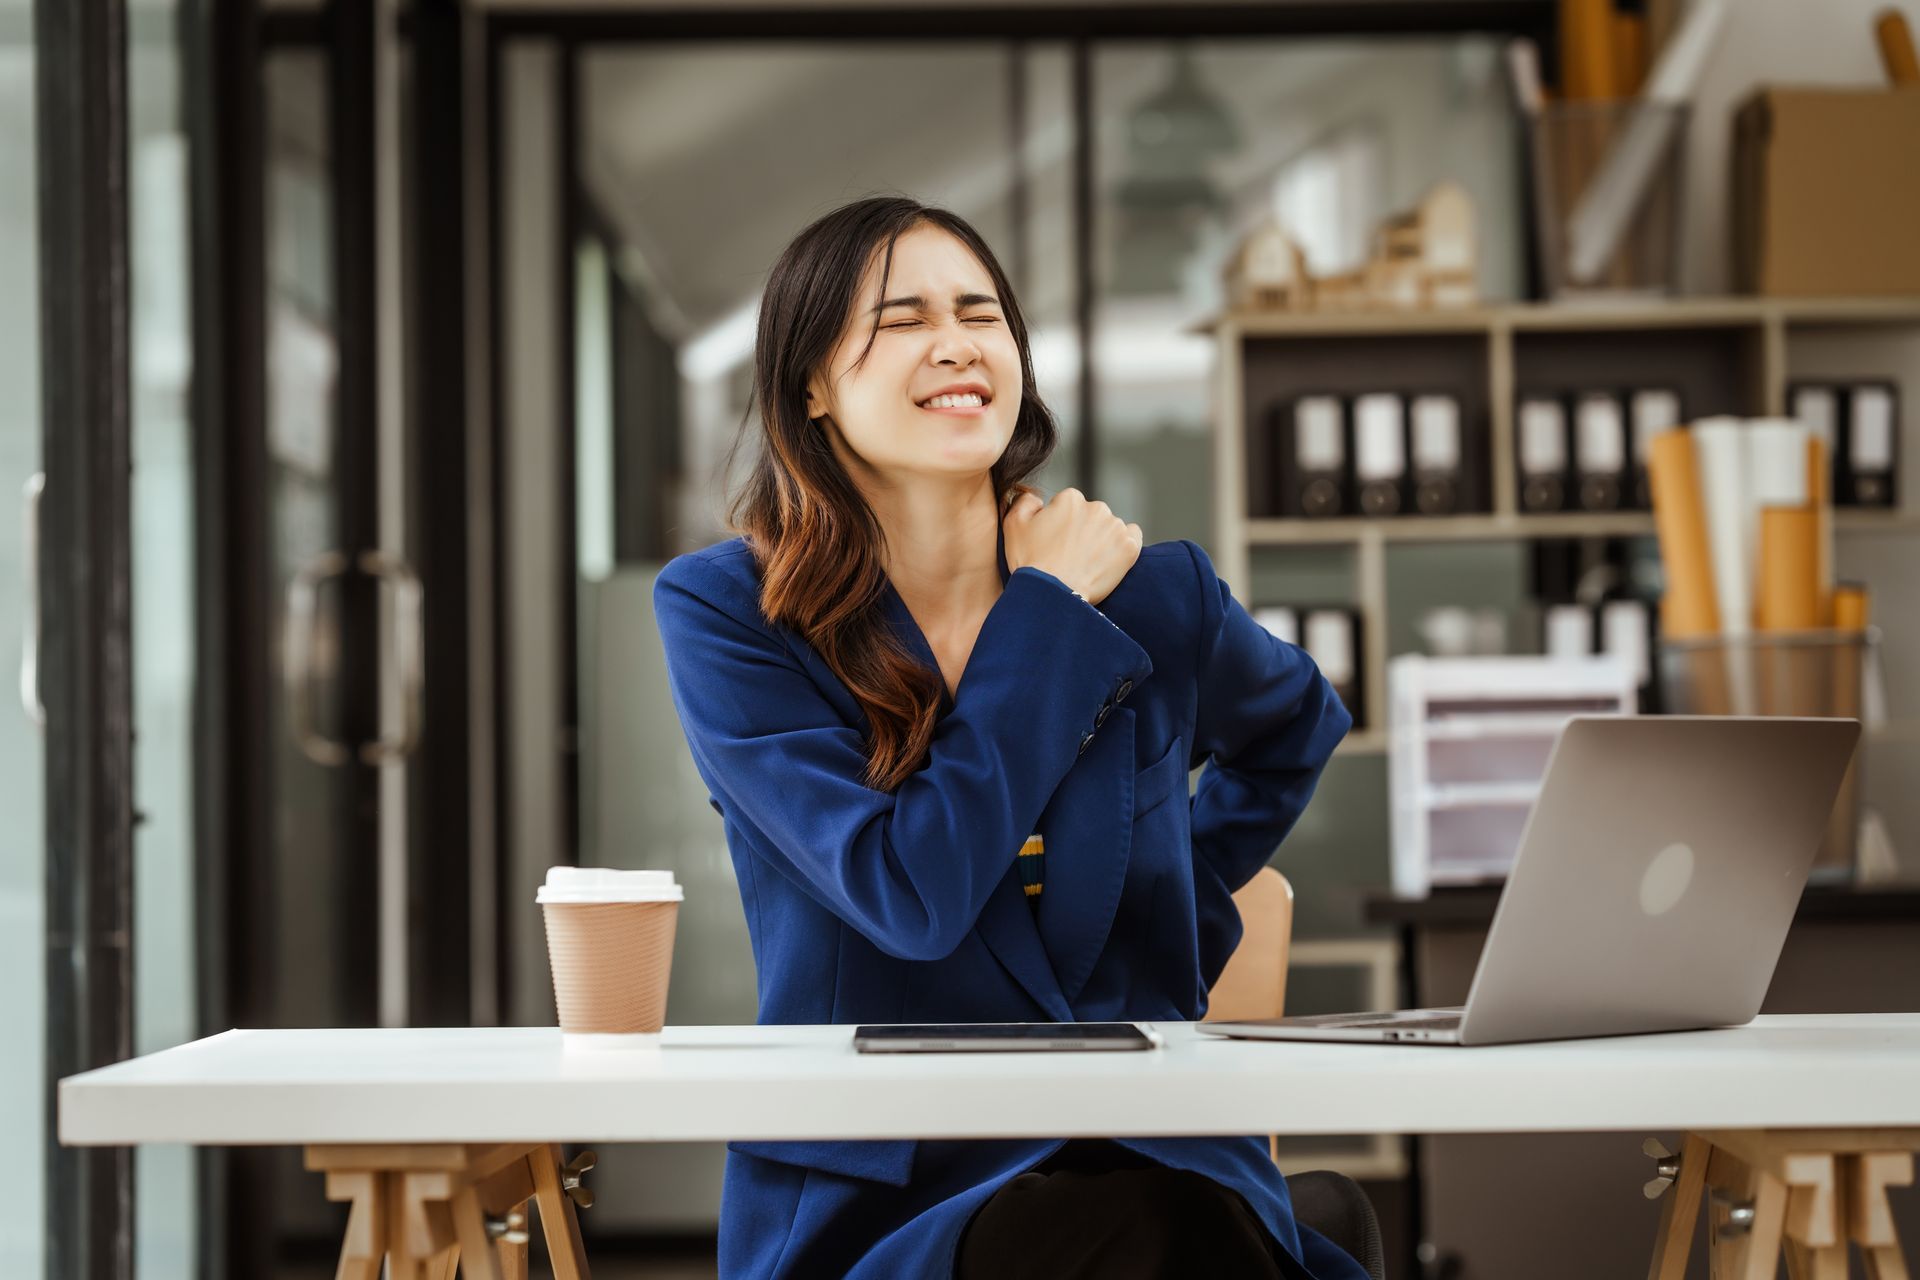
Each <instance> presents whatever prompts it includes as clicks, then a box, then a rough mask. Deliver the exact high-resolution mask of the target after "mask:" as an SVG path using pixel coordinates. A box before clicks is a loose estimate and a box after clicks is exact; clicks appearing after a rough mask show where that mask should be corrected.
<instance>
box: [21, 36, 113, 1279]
mask: <svg viewBox="0 0 1920 1280" xmlns="http://www.w3.org/2000/svg"><path fill="white" fill-rule="evenodd" d="M34 45H35V50H34V80H35V93H36V104H35V110H36V125H35V127H36V129H37V133H38V137H37V140H36V155H35V164H36V168H37V170H38V175H39V237H40V244H39V256H40V344H41V389H40V398H41V466H42V470H43V474H44V476H45V478H46V481H45V488H44V491H43V493H42V495H41V498H40V505H39V541H40V548H39V563H38V575H39V595H40V604H39V608H40V638H39V642H38V647H39V691H38V693H39V699H40V702H41V704H42V705H43V706H44V709H45V715H44V724H45V735H46V747H45V760H46V930H45V939H44V944H45V959H46V992H45V998H46V1075H45V1079H44V1090H43V1112H44V1116H45V1123H46V1130H45V1134H46V1138H45V1142H46V1147H45V1151H44V1153H43V1166H42V1167H43V1169H44V1172H45V1182H44V1187H45V1217H44V1222H45V1229H46V1274H47V1275H48V1276H49V1277H55V1278H57V1280H68V1278H69V1277H83V1278H85V1280H94V1278H96V1277H99V1278H101V1280H107V1278H110V1277H119V1276H127V1275H131V1274H132V1266H133V1151H132V1149H131V1148H129V1147H63V1146H61V1145H60V1144H59V1140H58V1133H59V1108H58V1102H59V1081H60V1080H61V1078H62V1077H65V1076H69V1075H73V1074H75V1073H76V1072H80V1071H88V1070H92V1069H93V1068H96V1067H103V1066H107V1065H109V1064H111V1063H115V1062H119V1061H121V1060H123V1059H125V1058H127V1057H129V1056H131V1055H132V1052H133V817H134V815H133V616H132V562H133V545H132V535H131V530H130V524H129V522H130V518H131V510H132V494H131V486H130V470H131V466H132V453H131V438H130V430H131V412H130V397H131V386H132V383H131V378H130V372H131V370H130V361H129V353H128V348H129V343H130V342H131V332H130V325H129V318H128V305H129V280H130V276H129V263H130V254H129V245H128V240H127V133H128V122H127V12H126V4H125V0H40V2H39V3H38V4H37V5H36V6H35V12H34Z"/></svg>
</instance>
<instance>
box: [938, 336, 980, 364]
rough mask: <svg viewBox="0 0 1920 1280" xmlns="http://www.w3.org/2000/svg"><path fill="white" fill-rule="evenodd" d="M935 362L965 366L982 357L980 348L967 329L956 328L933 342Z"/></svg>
mask: <svg viewBox="0 0 1920 1280" xmlns="http://www.w3.org/2000/svg"><path fill="white" fill-rule="evenodd" d="M932 355H933V362H934V363H935V364H937V365H958V366H961V367H964V366H966V365H970V364H973V363H974V362H975V361H977V360H979V359H980V348H979V347H978V346H976V345H975V344H974V341H973V339H972V338H971V337H970V336H968V334H967V332H966V330H964V329H956V330H953V331H951V332H949V333H946V334H943V335H941V336H940V337H939V338H938V339H937V340H936V341H935V342H934V344H933V352H932Z"/></svg>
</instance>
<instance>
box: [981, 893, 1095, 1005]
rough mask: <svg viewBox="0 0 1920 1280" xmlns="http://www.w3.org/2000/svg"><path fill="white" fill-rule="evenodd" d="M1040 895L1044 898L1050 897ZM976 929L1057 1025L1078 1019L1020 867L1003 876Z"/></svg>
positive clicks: (988, 900) (989, 899) (1008, 970)
mask: <svg viewBox="0 0 1920 1280" xmlns="http://www.w3.org/2000/svg"><path fill="white" fill-rule="evenodd" d="M1040 896H1041V898H1042V899H1044V898H1045V897H1046V894H1045V893H1042V894H1041V895H1040ZM974 927H975V928H976V929H978V930H979V931H980V938H981V940H982V941H983V942H985V943H986V944H987V949H988V950H989V951H991V952H993V954H994V955H995V956H996V957H998V958H999V961H1000V963H1001V964H1002V965H1004V966H1005V967H1006V970H1007V972H1008V973H1010V974H1012V975H1013V977H1014V980H1015V981H1016V982H1018V983H1019V984H1020V985H1021V986H1022V987H1025V988H1026V991H1027V994H1028V995H1030V996H1032V997H1033V1000H1034V1003H1035V1004H1038V1005H1039V1006H1040V1007H1041V1008H1042V1009H1044V1010H1045V1011H1046V1014H1047V1016H1048V1017H1049V1018H1052V1019H1053V1020H1054V1021H1055V1022H1072V1021H1073V1020H1074V1019H1073V1008H1072V1006H1070V1005H1069V1004H1068V1003H1067V997H1066V994H1065V993H1064V992H1062V991H1061V990H1060V982H1059V980H1058V979H1057V978H1055V977H1054V972H1053V966H1052V965H1051V964H1050V963H1048V960H1047V952H1046V949H1045V948H1044V947H1042V946H1041V945H1040V934H1039V931H1038V930H1036V929H1035V928H1034V921H1033V908H1032V907H1030V906H1028V905H1027V895H1026V891H1025V890H1024V889H1022V888H1021V887H1020V871H1019V868H1017V867H1010V868H1008V869H1007V874H1006V875H1004V876H1002V877H1000V883H999V884H998V885H997V886H995V888H994V890H993V893H992V895H991V896H989V897H988V898H987V905H986V907H985V908H984V909H982V911H981V912H980V919H979V921H978V923H976V924H975V926H974Z"/></svg>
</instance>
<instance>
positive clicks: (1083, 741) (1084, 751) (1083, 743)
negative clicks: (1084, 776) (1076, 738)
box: [1079, 734, 1093, 755]
mask: <svg viewBox="0 0 1920 1280" xmlns="http://www.w3.org/2000/svg"><path fill="white" fill-rule="evenodd" d="M1092 741H1093V735H1092V734H1088V735H1087V736H1086V737H1084V738H1082V739H1080V752H1079V754H1081V755H1085V754H1087V744H1088V743H1089V742H1092Z"/></svg>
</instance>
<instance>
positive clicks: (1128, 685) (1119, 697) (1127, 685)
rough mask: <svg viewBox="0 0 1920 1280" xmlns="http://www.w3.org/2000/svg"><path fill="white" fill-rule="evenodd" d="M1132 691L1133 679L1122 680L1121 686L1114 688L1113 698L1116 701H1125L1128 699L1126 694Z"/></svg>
mask: <svg viewBox="0 0 1920 1280" xmlns="http://www.w3.org/2000/svg"><path fill="white" fill-rule="evenodd" d="M1132 692H1133V681H1131V680H1122V681H1121V682H1120V687H1119V688H1118V689H1116V690H1114V694H1113V700H1114V701H1115V702H1123V701H1125V700H1126V696H1127V695H1128V694H1130V693H1132Z"/></svg>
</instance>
